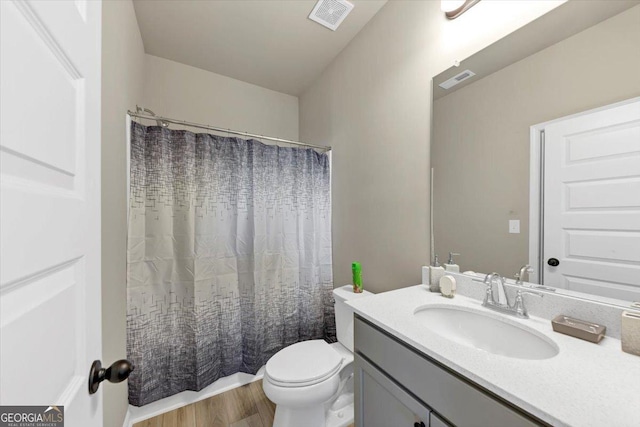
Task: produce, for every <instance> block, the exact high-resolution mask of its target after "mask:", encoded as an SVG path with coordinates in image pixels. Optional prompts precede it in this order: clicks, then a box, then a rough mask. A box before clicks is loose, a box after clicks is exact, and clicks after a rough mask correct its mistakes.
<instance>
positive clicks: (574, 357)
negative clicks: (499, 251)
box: [348, 285, 640, 427]
mask: <svg viewBox="0 0 640 427" xmlns="http://www.w3.org/2000/svg"><path fill="white" fill-rule="evenodd" d="M348 304H349V305H350V306H352V307H353V308H354V310H355V312H356V313H357V314H359V315H360V316H362V317H363V318H365V319H367V320H369V321H370V322H372V323H373V324H375V325H377V326H379V327H380V328H381V329H384V330H385V331H387V332H389V333H391V334H392V335H394V336H396V337H398V338H399V339H401V340H403V341H404V342H406V343H407V344H409V345H410V346H412V347H414V348H416V349H417V350H419V351H421V352H422V353H424V354H426V355H428V356H430V357H432V358H433V359H435V360H437V361H439V362H440V363H442V364H444V365H446V366H448V367H449V368H451V369H454V370H455V371H457V372H459V373H460V374H462V375H463V376H465V377H467V378H469V379H470V380H472V381H474V382H475V383H477V384H479V385H480V386H482V387H484V388H486V389H487V390H490V391H492V392H493V393H495V394H496V395H498V396H500V397H502V398H504V399H506V400H508V401H510V402H512V403H513V404H515V405H516V406H519V407H520V408H522V409H523V410H525V411H527V412H529V413H531V414H533V415H534V416H536V417H538V418H540V419H541V420H543V421H546V422H548V423H549V424H552V425H554V426H576V427H578V426H579V427H582V426H615V427H624V426H629V427H631V426H634V427H638V426H640V356H634V355H631V354H627V353H624V352H623V351H622V350H621V349H620V340H617V339H615V338H610V337H605V338H604V339H603V340H602V341H601V342H600V343H599V344H594V343H590V342H587V341H583V340H580V339H577V338H573V337H570V336H567V335H563V334H559V333H556V332H554V331H553V329H552V328H551V321H550V320H548V319H542V318H539V317H531V318H530V319H523V320H521V319H517V318H515V317H513V316H504V317H505V318H506V319H507V321H508V322H509V323H512V324H515V323H520V324H522V325H525V326H528V327H530V328H532V329H535V330H536V331H538V332H540V333H542V334H544V335H545V336H547V337H548V338H550V339H551V340H552V341H554V342H555V343H556V344H557V345H558V347H559V348H560V352H559V354H558V355H556V356H554V357H552V358H550V359H543V360H524V359H515V358H510V357H505V356H498V355H494V354H491V353H488V352H485V351H483V350H479V349H476V348H472V347H468V346H465V345H462V344H458V343H455V342H453V341H450V340H448V339H446V338H444V337H442V336H440V335H438V334H436V333H434V332H432V331H431V330H430V329H429V328H428V327H426V326H424V324H421V322H420V321H417V319H416V317H415V316H414V315H413V313H414V310H415V309H416V308H418V307H420V306H423V305H426V304H444V305H458V306H461V307H468V308H475V309H478V310H483V311H484V310H486V311H487V312H488V313H491V314H495V315H499V314H498V313H496V312H494V311H491V310H488V309H486V308H484V307H482V306H481V302H480V301H478V300H475V299H471V298H468V297H464V296H460V295H457V296H456V297H455V298H454V299H448V298H444V297H442V296H441V295H440V294H439V293H432V292H429V290H428V288H427V287H426V286H423V285H417V286H412V287H409V288H404V289H398V290H395V291H391V292H384V293H381V294H376V295H373V296H371V297H367V298H358V299H356V300H352V301H349V302H348ZM558 314H560V313H558ZM499 316H503V315H499Z"/></svg>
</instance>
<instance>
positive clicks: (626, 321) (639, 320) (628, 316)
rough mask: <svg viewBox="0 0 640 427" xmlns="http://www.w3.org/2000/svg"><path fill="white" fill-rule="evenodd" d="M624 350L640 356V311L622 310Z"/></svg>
mask: <svg viewBox="0 0 640 427" xmlns="http://www.w3.org/2000/svg"><path fill="white" fill-rule="evenodd" d="M621 332H622V333H621V335H622V351H624V352H626V353H631V354H635V355H637V356H640V312H638V311H623V312H622V330H621Z"/></svg>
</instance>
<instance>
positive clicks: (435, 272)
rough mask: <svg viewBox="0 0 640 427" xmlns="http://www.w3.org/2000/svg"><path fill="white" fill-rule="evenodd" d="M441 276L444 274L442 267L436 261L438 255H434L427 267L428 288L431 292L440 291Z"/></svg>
mask: <svg viewBox="0 0 640 427" xmlns="http://www.w3.org/2000/svg"><path fill="white" fill-rule="evenodd" d="M442 276H444V268H443V267H442V266H441V265H440V263H439V262H438V255H436V256H435V257H434V259H433V264H432V265H431V268H430V269H429V290H430V291H431V292H440V278H441V277H442Z"/></svg>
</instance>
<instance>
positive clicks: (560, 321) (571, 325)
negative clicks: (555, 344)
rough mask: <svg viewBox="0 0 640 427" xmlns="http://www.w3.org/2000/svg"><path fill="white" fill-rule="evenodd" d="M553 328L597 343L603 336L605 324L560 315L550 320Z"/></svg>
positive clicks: (605, 328)
mask: <svg viewBox="0 0 640 427" xmlns="http://www.w3.org/2000/svg"><path fill="white" fill-rule="evenodd" d="M551 325H552V326H553V330H554V331H556V332H560V333H561V334H566V335H571V336H572V337H576V338H580V339H583V340H586V341H590V342H595V343H599V342H600V341H601V340H602V338H604V333H605V331H606V330H607V327H606V326H602V325H598V324H596V323H591V322H585V321H584V320H579V319H574V318H573V317H569V316H565V315H562V314H561V315H560V316H557V317H556V318H555V319H553V320H552V321H551Z"/></svg>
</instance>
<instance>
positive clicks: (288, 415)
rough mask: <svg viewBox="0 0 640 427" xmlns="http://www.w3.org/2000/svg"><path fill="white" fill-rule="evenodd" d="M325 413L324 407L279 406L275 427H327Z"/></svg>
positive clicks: (274, 419) (274, 421)
mask: <svg viewBox="0 0 640 427" xmlns="http://www.w3.org/2000/svg"><path fill="white" fill-rule="evenodd" d="M325 412H326V409H325V407H324V405H318V406H316V407H312V406H308V407H302V408H291V407H288V408H285V407H283V406H282V405H277V406H276V414H275V417H274V418H273V427H290V426H305V427H326V419H325Z"/></svg>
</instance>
